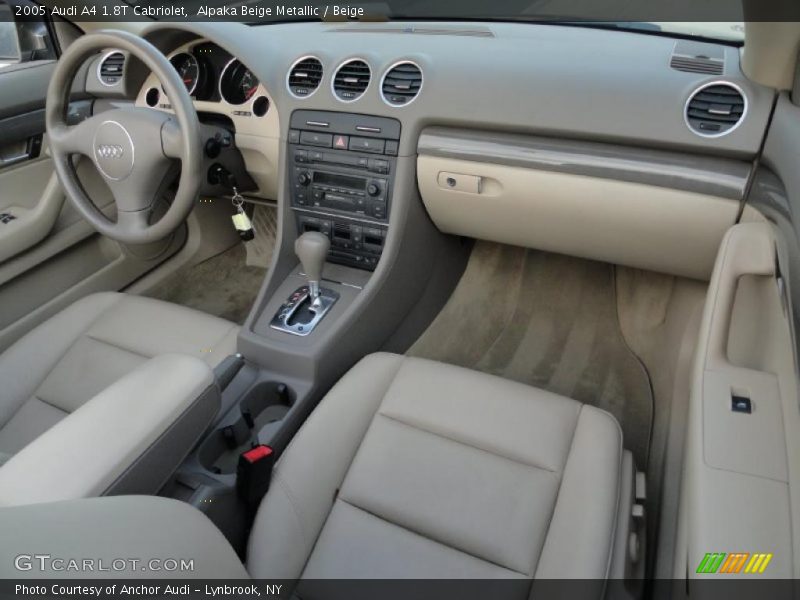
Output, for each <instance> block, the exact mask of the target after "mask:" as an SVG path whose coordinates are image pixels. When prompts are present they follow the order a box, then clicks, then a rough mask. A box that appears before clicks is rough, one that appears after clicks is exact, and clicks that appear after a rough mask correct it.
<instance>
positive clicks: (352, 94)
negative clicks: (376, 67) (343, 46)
mask: <svg viewBox="0 0 800 600" xmlns="http://www.w3.org/2000/svg"><path fill="white" fill-rule="evenodd" d="M370 75H371V73H370V69H369V65H368V64H367V63H365V62H364V61H363V60H361V59H359V58H354V59H352V60H348V61H347V62H344V63H342V65H341V66H340V67H339V68H338V69H337V70H336V75H334V77H333V84H332V85H333V95H334V96H336V97H337V98H338V99H339V100H341V101H343V102H352V101H353V100H357V99H358V98H360V97H361V95H362V94H363V93H364V92H365V91H366V89H367V87H369V80H370Z"/></svg>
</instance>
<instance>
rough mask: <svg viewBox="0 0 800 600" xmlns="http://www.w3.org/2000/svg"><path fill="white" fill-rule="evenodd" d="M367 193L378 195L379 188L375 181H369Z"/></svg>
mask: <svg viewBox="0 0 800 600" xmlns="http://www.w3.org/2000/svg"><path fill="white" fill-rule="evenodd" d="M367 193H368V194H369V195H370V196H377V195H379V194H380V193H381V188H380V187H379V186H378V184H377V183H370V184H369V185H368V186H367Z"/></svg>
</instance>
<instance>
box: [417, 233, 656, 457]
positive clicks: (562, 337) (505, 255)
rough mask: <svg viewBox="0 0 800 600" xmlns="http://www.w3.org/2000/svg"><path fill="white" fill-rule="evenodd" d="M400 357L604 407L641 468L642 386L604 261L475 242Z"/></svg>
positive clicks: (647, 408)
mask: <svg viewBox="0 0 800 600" xmlns="http://www.w3.org/2000/svg"><path fill="white" fill-rule="evenodd" d="M408 353H409V354H410V355H412V356H420V357H425V358H431V359H434V360H440V361H443V362H448V363H452V364H456V365H461V366H464V367H469V368H471V369H477V370H479V371H483V372H486V373H491V374H495V375H500V376H501V377H505V378H507V379H513V380H516V381H520V382H523V383H527V384H529V385H533V386H536V387H539V388H543V389H546V390H550V391H552V392H556V393H558V394H562V395H564V396H568V397H570V398H574V399H575V400H578V401H580V402H584V403H587V404H592V405H594V406H597V407H599V408H602V409H604V410H607V411H608V412H610V413H611V414H613V415H614V416H615V417H616V418H617V420H618V421H619V423H620V425H621V426H622V431H623V435H624V437H625V447H626V448H628V449H630V450H631V451H632V452H633V454H634V458H635V461H636V464H637V466H638V467H639V468H640V469H643V468H644V467H645V465H646V464H647V455H648V448H649V439H650V429H651V424H652V415H653V396H652V391H651V388H650V380H649V378H648V375H647V372H646V370H645V368H644V367H643V366H642V364H641V363H640V362H639V360H638V359H637V357H636V356H635V355H634V354H633V353H632V352H631V351H630V349H629V348H628V346H627V345H626V343H625V340H624V338H623V337H622V333H621V331H620V326H619V321H618V318H617V304H616V296H615V286H614V268H613V266H611V265H609V264H605V263H600V262H594V261H588V260H582V259H577V258H571V257H567V256H561V255H556V254H548V253H544V252H537V251H534V250H526V249H524V248H517V247H512V246H505V245H500V244H492V243H489V242H477V243H476V244H475V248H474V250H473V252H472V256H471V257H470V261H469V264H468V266H467V269H466V271H465V272H464V275H463V277H462V278H461V281H460V282H459V284H458V286H457V287H456V290H455V291H454V292H453V295H452V296H451V298H450V300H449V301H448V303H447V304H446V305H445V307H444V308H443V309H442V311H441V313H439V315H438V316H437V317H436V319H435V320H434V322H433V323H432V324H431V325H430V327H429V328H428V329H427V330H426V331H425V333H423V335H422V336H421V337H420V338H419V340H417V342H416V343H415V344H414V346H412V348H411V349H410V350H409V352H408Z"/></svg>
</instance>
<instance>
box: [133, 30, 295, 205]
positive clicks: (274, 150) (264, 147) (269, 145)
mask: <svg viewBox="0 0 800 600" xmlns="http://www.w3.org/2000/svg"><path fill="white" fill-rule="evenodd" d="M208 41H209V40H205V39H198V40H193V41H191V42H189V43H187V44H184V45H182V46H180V47H178V48H176V49H175V50H173V51H172V52H170V53H169V54H167V58H172V57H173V56H175V55H176V54H180V53H181V52H188V51H189V50H190V49H191V48H193V47H194V46H196V45H198V44H203V43H206V42H208ZM154 87H155V88H158V89H159V90H160V83H159V81H158V78H157V77H156V76H155V75H153V74H152V73H151V74H150V75H148V76H147V79H146V80H145V82H144V84H143V85H142V87H141V89H140V90H139V94H138V95H137V97H136V106H141V107H147V102H146V101H145V97H146V96H147V91H148V90H149V89H150V88H154ZM161 96H162V99H163V98H166V96H165V95H164V94H163V93H162V94H161ZM259 96H266V97H267V100H269V106H270V108H269V110H268V111H267V114H266V115H264V116H263V117H256V116H255V115H251V116H242V115H240V114H237V113H238V112H240V111H250V112H252V105H253V102H255V100H256V98H258V97H259ZM162 101H163V100H162ZM162 101H160V102H159V105H158V106H157V107H156V108H157V109H158V110H164V111H165V112H170V113H171V112H172V110H170V109H165V108H163V107H161V103H162ZM194 107H195V109H196V110H197V111H198V112H206V113H216V114H220V115H225V116H226V117H228V118H229V119H231V121H233V125H234V128H235V130H236V147H237V148H238V149H239V150H240V151H241V153H242V158H243V159H244V164H245V167H246V168H247V172H248V173H249V175H250V177H252V178H253V181H255V182H256V184H257V185H258V192H256V193H253V192H251V194H252V195H256V196H259V197H261V198H264V199H267V200H277V198H278V164H279V160H280V148H281V142H280V120H279V118H278V109H277V107H276V106H275V100H274V98H273V96H272V95H271V94H270V93H269V91H268V90H267V89H266V87H264V84H263V82H261V83H259V85H258V89H257V90H256V93H255V94H253V97H252V99H251V100H249V101H248V102H245V103H244V104H238V105H234V104H230V103H229V102H227V101H226V100H225V99H220V101H219V102H208V101H203V100H195V101H194Z"/></svg>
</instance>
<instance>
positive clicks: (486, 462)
mask: <svg viewBox="0 0 800 600" xmlns="http://www.w3.org/2000/svg"><path fill="white" fill-rule="evenodd" d="M623 464H628V465H629V462H628V463H626V462H625V461H623V450H622V435H621V432H620V428H619V426H618V424H617V423H616V421H615V420H614V419H613V418H612V417H611V416H610V415H608V414H607V413H605V412H602V411H600V410H598V409H596V408H593V407H591V406H585V405H581V404H579V403H577V402H575V401H572V400H569V399H567V398H563V397H560V396H557V395H554V394H551V393H547V392H543V391H541V390H537V389H534V388H531V387H527V386H524V385H521V384H517V383H512V382H509V381H506V380H503V379H499V378H496V377H492V376H488V375H485V374H481V373H477V372H473V371H469V370H466V369H462V368H459V367H453V366H448V365H443V364H440V363H436V362H432V361H427V360H422V359H415V358H405V357H402V356H396V355H391V354H375V355H371V356H368V357H366V358H365V359H363V360H362V361H361V362H360V363H359V364H358V365H356V366H355V367H354V368H353V369H352V370H351V371H350V372H349V373H348V374H346V375H345V376H344V377H343V378H342V380H341V381H340V382H339V383H338V384H337V385H336V386H335V387H334V388H333V389H332V390H331V391H330V392H329V393H328V395H327V396H326V397H325V398H324V399H323V400H322V402H321V403H320V405H319V406H318V407H317V409H316V410H315V411H314V412H313V413H312V415H311V416H310V418H309V419H308V421H307V422H306V423H305V424H304V426H303V427H302V428H301V430H300V431H299V433H298V434H297V436H296V437H295V438H294V440H293V441H292V442H291V444H290V446H289V447H288V448H287V449H286V451H285V452H284V454H283V456H282V457H281V459H280V460H279V462H278V465H277V466H276V469H275V471H274V474H273V479H272V485H271V487H270V490H269V492H268V494H267V496H266V497H265V499H264V501H263V502H262V504H261V506H260V509H259V511H258V514H257V517H256V520H255V523H254V526H253V529H252V532H251V536H250V542H249V549H248V556H247V563H246V571H245V569H244V568H243V566H242V565H241V563H240V562H239V561H238V559H237V557H236V554H235V553H234V552H233V550H232V549H231V548H230V547H229V546H228V545H227V544H225V543H224V539H222V538H221V536H220V535H219V532H218V531H217V530H216V529H215V528H214V527H213V526H212V525H211V523H210V522H209V521H207V520H205V519H204V518H202V517H201V515H200V514H199V513H198V512H197V511H196V510H195V509H193V508H191V507H190V506H188V505H182V504H180V503H178V502H176V501H172V500H166V499H163V498H142V497H116V498H95V499H89V500H78V501H71V502H65V503H58V504H47V505H41V506H40V507H36V506H28V507H21V508H11V509H0V532H2V535H3V539H4V540H6V543H4V544H3V545H2V546H3V549H0V576H10V575H12V574H11V573H10V572H9V571H8V569H10V567H8V565H11V564H12V563H13V561H12V560H11V559H12V558H13V557H12V549H13V548H21V547H35V548H37V551H39V552H45V551H47V552H49V553H51V554H53V555H58V553H59V552H62V553H63V552H67V551H69V553H70V555H74V554H76V553H78V554H79V555H81V556H83V555H86V556H106V555H111V554H113V549H114V548H126V551H128V552H129V553H130V552H133V553H134V555H139V554H142V555H148V554H146V553H147V547H148V543H149V547H150V548H151V549H152V551H154V552H155V551H156V550H157V552H158V554H157V555H158V556H178V557H182V558H194V559H195V563H194V567H195V568H194V571H193V572H192V573H188V574H186V573H184V574H182V575H183V576H190V577H196V578H217V577H230V578H236V577H246V576H248V575H249V576H251V577H255V578H263V579H295V578H299V577H302V578H303V579H320V578H322V579H324V578H408V577H411V578H451V579H456V578H526V579H527V578H592V579H602V578H605V577H607V576H608V574H609V569H610V565H611V564H612V554H613V553H614V551H613V550H612V548H615V547H616V548H618V547H619V543H618V542H619V538H620V537H622V538H623V540H622V547H623V548H624V547H625V542H626V540H627V538H626V534H624V533H623V534H622V535H620V533H619V529H618V526H619V524H621V523H622V522H623V519H621V518H618V513H619V512H620V511H621V510H622V509H620V506H622V505H624V501H622V500H621V497H622V496H623V495H624V493H623V492H622V491H621V490H623V488H624V484H623V482H624V480H625V479H626V478H630V477H632V472H631V471H630V469H629V466H628V468H625V467H623ZM89 523H91V526H92V530H93V531H95V532H97V533H96V534H94V536H93V538H92V539H90V540H84V539H82V538H83V534H84V532H85V531H86V528H85V526H86V524H89ZM615 537H616V538H617V544H615ZM148 540H150V541H149V542H148ZM129 541H130V544H131V545H130V546H129V545H128V542H129ZM137 552H138V553H139V554H136V553H137ZM623 554H624V551H623ZM154 555H155V554H154ZM148 556H149V555H148ZM4 570H5V572H4ZM46 575H47V572H45V573H42V572H41V571H38V570H37V571H36V572H25V573H19V572H14V573H13V576H26V577H27V576H32V577H35V576H40V577H41V576H46ZM54 575H59V576H61V575H63V573H58V574H54ZM119 575H120V576H137V573H136V572H130V573H126V572H121V573H120V574H119ZM151 575H153V574H151ZM155 575H156V576H158V574H155ZM169 575H170V576H171V577H175V576H180V575H181V574H179V573H174V572H173V573H170V574H169ZM138 576H140V577H141V574H139V575H138ZM301 585H302V584H301ZM301 595H302V594H301Z"/></svg>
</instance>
